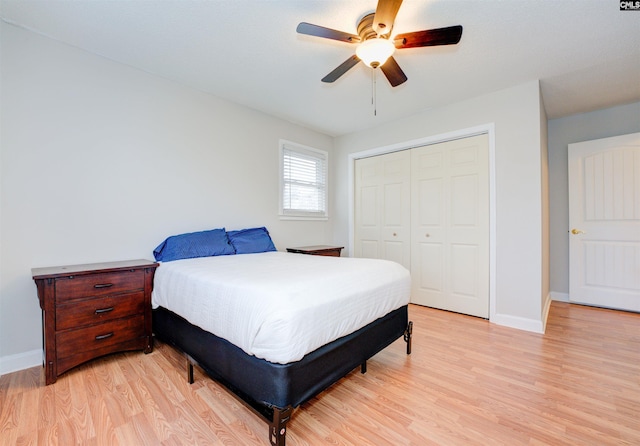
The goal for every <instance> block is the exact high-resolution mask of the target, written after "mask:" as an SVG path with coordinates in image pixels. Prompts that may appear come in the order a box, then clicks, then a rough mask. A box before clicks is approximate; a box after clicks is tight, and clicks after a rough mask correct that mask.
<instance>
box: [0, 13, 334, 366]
mask: <svg viewBox="0 0 640 446" xmlns="http://www.w3.org/2000/svg"><path fill="white" fill-rule="evenodd" d="M0 32H1V41H2V49H1V53H0V67H1V71H0V75H1V78H0V80H1V84H2V102H1V107H2V109H1V112H0V113H1V114H0V116H1V121H0V124H1V125H0V129H1V138H0V150H1V152H0V168H1V170H0V181H1V182H0V193H1V198H2V201H1V207H0V228H1V229H2V231H1V234H0V237H1V238H0V243H1V244H0V266H1V269H0V373H5V372H8V371H10V370H15V369H17V368H24V367H28V366H32V365H35V364H38V363H40V359H41V353H40V349H41V322H40V309H39V307H38V300H37V297H36V288H35V285H34V283H33V281H32V280H31V268H32V267H41V266H54V265H64V264H77V263H86V262H100V261H112V260H122V259H133V258H147V259H153V256H152V250H153V248H154V247H155V246H156V245H157V244H158V243H160V242H161V241H162V240H163V239H164V238H165V237H166V236H168V235H171V234H175V233H181V232H189V231H197V230H203V229H210V228H216V227H222V226H226V227H227V228H229V229H238V228H242V227H248V226H255V225H265V226H267V227H268V228H269V230H270V232H271V234H272V236H273V239H274V242H275V244H276V246H277V247H278V248H279V249H281V250H283V249H285V248H286V247H287V246H292V245H293V246H296V245H305V244H322V243H327V242H328V241H329V240H328V239H330V230H331V227H330V224H329V223H328V222H301V221H281V220H279V219H278V217H277V211H278V153H279V152H278V140H279V138H285V139H287V140H291V141H296V142H299V143H301V144H305V145H308V146H312V147H317V148H320V149H324V150H327V151H329V152H331V150H332V145H333V139H332V138H331V137H329V136H327V135H323V134H319V133H316V132H313V131H310V130H307V129H304V128H302V127H299V126H296V125H294V124H291V123H288V122H285V121H282V120H279V119H276V118H274V117H270V116H267V115H264V114H261V113H259V112H256V111H253V110H250V109H247V108H244V107H241V106H238V105H234V104H231V103H229V102H226V101H223V100H221V99H218V98H215V97H213V96H211V95H207V94H204V93H202V92H199V91H195V90H192V89H189V88H186V87H183V86H180V85H178V84H175V83H173V82H170V81H168V80H165V79H161V78H159V77H156V76H152V75H149V74H146V73H143V72H140V71H137V70H134V69H132V68H129V67H127V66H123V65H119V64H116V63H114V62H112V61H109V60H106V59H103V58H100V57H97V56H94V55H91V54H88V53H86V52H83V51H80V50H78V49H75V48H72V47H69V46H66V45H63V44H60V43H58V42H55V41H53V40H50V39H47V38H45V37H42V36H39V35H37V34H34V33H31V32H28V31H25V30H22V29H19V28H16V27H14V26H11V25H7V24H5V23H3V22H0ZM330 156H331V155H330Z"/></svg>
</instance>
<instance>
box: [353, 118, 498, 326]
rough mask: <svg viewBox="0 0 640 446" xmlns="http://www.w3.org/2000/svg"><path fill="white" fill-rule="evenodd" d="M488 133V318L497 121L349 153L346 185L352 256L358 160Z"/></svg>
mask: <svg viewBox="0 0 640 446" xmlns="http://www.w3.org/2000/svg"><path fill="white" fill-rule="evenodd" d="M481 134H487V135H488V136H489V321H493V320H494V319H495V316H496V227H497V226H496V215H497V214H496V144H495V123H493V122H492V123H488V124H483V125H479V126H476V127H468V128H465V129H460V130H455V131H452V132H448V133H440V134H437V135H431V136H425V137H422V138H418V139H413V140H409V141H404V142H399V143H395V144H391V145H387V146H381V147H375V148H372V149H367V150H363V151H360V152H354V153H349V155H348V158H347V174H348V178H347V186H348V196H349V243H348V246H349V255H350V256H351V255H353V252H354V251H353V250H354V230H355V228H354V224H355V216H354V206H355V188H354V184H353V182H354V180H355V161H356V160H357V159H361V158H368V157H371V156H376V155H384V154H387V153H392V152H398V151H401V150H408V149H412V148H414V147H419V146H425V145H430V144H438V143H441V142H447V141H453V140H456V139H464V138H468V137H471V136H476V135H481Z"/></svg>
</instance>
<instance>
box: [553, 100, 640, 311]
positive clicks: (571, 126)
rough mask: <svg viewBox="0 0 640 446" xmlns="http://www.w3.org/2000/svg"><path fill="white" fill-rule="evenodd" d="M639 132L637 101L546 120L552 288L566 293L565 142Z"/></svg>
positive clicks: (564, 295)
mask: <svg viewBox="0 0 640 446" xmlns="http://www.w3.org/2000/svg"><path fill="white" fill-rule="evenodd" d="M636 132H640V102H635V103H633V104H627V105H621V106H617V107H612V108H607V109H604V110H597V111H593V112H590V113H582V114H578V115H573V116H568V117H565V118H558V119H551V120H550V121H549V179H550V190H551V194H550V226H551V234H550V239H551V255H550V258H551V277H550V281H551V291H552V293H553V294H554V297H555V298H558V299H560V300H562V299H567V298H568V293H569V232H568V231H569V229H570V228H569V182H568V174H567V169H568V163H567V157H568V152H567V151H568V145H569V144H572V143H576V142H581V141H589V140H592V139H601V138H608V137H610V136H617V135H626V134H629V133H636Z"/></svg>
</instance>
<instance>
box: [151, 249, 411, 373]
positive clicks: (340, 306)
mask: <svg viewBox="0 0 640 446" xmlns="http://www.w3.org/2000/svg"><path fill="white" fill-rule="evenodd" d="M410 288H411V279H410V276H409V272H408V271H407V269H406V268H404V267H403V266H402V265H400V264H398V263H395V262H391V261H387V260H378V259H357V258H349V257H323V256H310V255H303V254H293V253H285V252H265V253H258V254H238V255H229V256H216V257H202V258H196V259H184V260H176V261H172V262H165V263H162V264H161V266H160V267H159V268H158V269H157V270H156V274H155V277H154V287H153V293H152V304H153V307H154V308H158V307H163V308H166V309H168V310H170V311H172V312H174V313H176V314H177V315H179V316H182V317H183V318H185V319H186V320H188V321H189V322H191V323H192V324H194V325H196V326H198V327H200V328H202V329H203V330H206V331H208V332H210V333H213V334H214V335H216V336H218V337H221V338H223V339H226V340H227V341H229V342H231V343H232V344H234V345H236V346H237V347H239V348H241V349H242V350H243V351H244V352H245V353H247V354H249V355H253V356H256V357H257V358H261V359H265V360H267V361H269V362H273V363H280V364H287V363H290V362H295V361H299V360H300V359H302V358H303V357H304V355H306V354H307V353H310V352H312V351H314V350H316V349H317V348H319V347H320V346H322V345H325V344H327V343H329V342H332V341H334V340H336V339H339V338H341V337H343V336H345V335H348V334H350V333H352V332H354V331H356V330H358V329H360V328H362V327H364V326H365V325H367V324H369V323H370V322H373V321H375V320H376V319H378V318H380V317H382V316H384V315H386V314H387V313H389V312H391V311H393V310H395V309H397V308H400V307H401V306H404V305H406V304H408V302H409V297H410Z"/></svg>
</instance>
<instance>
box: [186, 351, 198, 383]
mask: <svg viewBox="0 0 640 446" xmlns="http://www.w3.org/2000/svg"><path fill="white" fill-rule="evenodd" d="M185 356H186V357H187V382H188V383H189V384H193V364H195V362H196V361H195V359H193V358H192V357H191V356H189V355H185Z"/></svg>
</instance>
